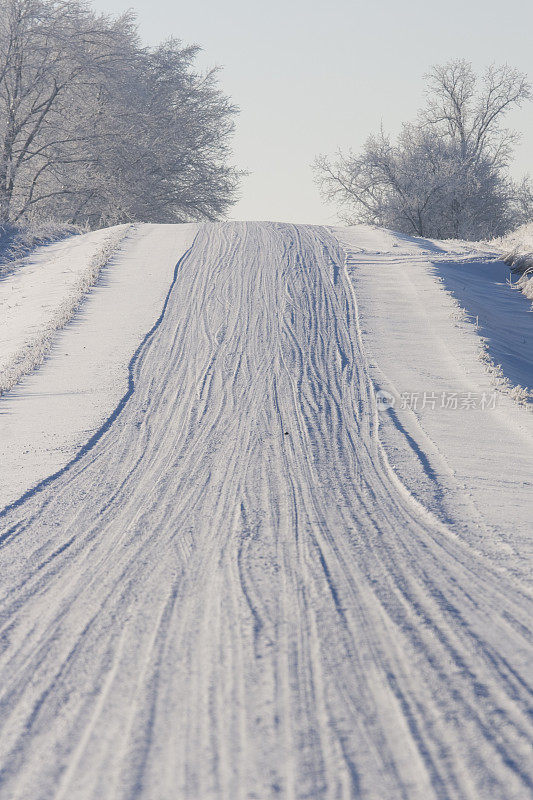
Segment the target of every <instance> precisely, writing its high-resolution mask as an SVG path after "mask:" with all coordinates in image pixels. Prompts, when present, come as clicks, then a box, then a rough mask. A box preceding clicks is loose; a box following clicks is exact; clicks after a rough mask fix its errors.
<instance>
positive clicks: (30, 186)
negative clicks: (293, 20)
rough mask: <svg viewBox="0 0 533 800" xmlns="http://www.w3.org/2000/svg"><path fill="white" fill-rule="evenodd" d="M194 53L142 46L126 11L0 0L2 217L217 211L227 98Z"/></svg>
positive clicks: (227, 178)
mask: <svg viewBox="0 0 533 800" xmlns="http://www.w3.org/2000/svg"><path fill="white" fill-rule="evenodd" d="M197 53H198V48H196V47H188V48H187V47H182V46H181V45H180V43H179V42H177V41H174V40H171V41H169V42H167V43H165V44H164V45H161V46H160V47H158V48H155V49H153V50H150V49H148V48H143V47H141V45H140V43H139V41H138V37H137V32H136V26H135V19H134V17H133V16H132V15H131V14H130V13H128V14H125V15H122V16H120V17H118V18H116V19H113V18H110V17H107V16H105V15H96V14H94V13H93V12H92V11H91V9H90V7H89V6H88V5H87V4H86V3H84V2H82V0H61V2H56V1H55V0H0V221H2V220H3V221H7V222H19V221H21V220H22V221H23V220H25V219H28V218H29V217H32V216H38V217H39V216H41V217H42V216H48V217H50V216H52V217H54V218H56V219H60V220H66V221H76V222H89V224H91V225H92V226H97V225H100V224H105V223H109V222H119V221H125V220H131V219H141V220H147V221H175V220H179V221H181V220H185V219H192V218H195V219H196V218H202V217H208V218H215V217H217V216H220V215H221V214H223V213H224V211H225V210H226V209H227V207H228V205H230V204H231V203H232V202H234V200H235V192H236V188H237V184H238V180H239V173H238V172H237V171H236V170H235V169H234V168H233V167H231V165H229V164H228V157H229V148H228V142H229V137H230V135H231V133H232V130H233V117H234V115H235V113H236V111H237V109H236V108H235V107H234V106H233V105H232V104H231V103H230V102H229V100H228V99H227V98H226V97H224V95H223V94H222V93H221V92H220V90H219V88H218V85H217V76H216V72H210V73H208V74H207V75H204V74H199V73H197V72H196V71H195V70H194V60H195V58H196V56H197Z"/></svg>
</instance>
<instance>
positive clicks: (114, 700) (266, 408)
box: [0, 223, 533, 800]
mask: <svg viewBox="0 0 533 800" xmlns="http://www.w3.org/2000/svg"><path fill="white" fill-rule="evenodd" d="M168 235H169V234H168V233H164V232H163V231H162V230H157V229H154V230H153V231H152V232H150V229H145V230H143V231H138V232H137V233H136V234H135V235H134V237H133V240H132V243H131V246H132V247H133V252H134V253H136V255H135V258H137V259H138V257H139V255H140V254H142V259H146V263H147V264H150V268H153V267H154V266H155V265H157V263H158V261H159V259H160V258H161V259H162V261H163V262H164V264H167V267H168V259H169V257H170V253H171V251H172V247H171V246H170V245H169V240H168V238H166V237H167V236H168ZM143 236H144V237H147V238H148V240H149V245H150V246H149V247H144V245H143V243H142V241H141V240H142V237H143ZM135 237H137V238H135ZM159 241H161V244H158V242H159ZM173 246H174V247H175V249H176V251H179V249H180V247H179V246H178V242H175V243H174V245H173ZM136 248H140V250H139V249H136ZM143 248H144V249H143ZM183 249H184V248H183V247H182V250H183ZM128 252H129V253H131V252H132V251H131V250H126V251H125V254H126V256H127V254H128ZM162 253H163V254H164V255H161V254H162ZM454 257H455V260H460V259H462V258H464V257H465V253H464V252H459V251H457V252H456V253H455V255H454ZM120 258H121V255H120V253H119V254H118V255H117V259H120ZM451 258H452V254H451V253H448V254H447V259H448V261H449V260H450V259H451ZM142 259H141V260H142ZM178 259H180V260H179V263H178V266H177V269H176V270H175V272H174V273H173V277H172V279H171V283H170V291H169V293H168V295H167V296H166V298H163V300H162V303H161V308H160V311H159V316H157V317H156V320H155V321H154V322H150V324H149V325H148V326H147V328H146V331H145V334H146V335H145V337H144V338H143V339H142V340H141V343H140V345H134V342H133V339H131V341H130V350H131V353H130V354H129V355H128V358H129V359H130V360H129V363H128V365H127V366H128V369H129V373H128V374H129V382H128V386H127V391H125V394H124V395H123V396H122V399H121V401H120V402H119V403H118V405H117V407H116V408H115V410H114V411H111V412H110V416H109V417H108V419H107V421H105V422H104V423H103V424H102V425H101V427H100V428H99V429H98V430H97V431H96V432H95V433H94V434H92V438H90V441H89V443H88V444H87V443H86V444H85V446H83V447H82V448H81V449H80V450H79V452H78V455H77V456H76V457H74V458H73V459H71V460H70V463H69V464H68V466H67V467H66V468H62V469H61V470H59V471H58V474H57V475H56V476H55V477H52V478H50V479H49V480H44V481H42V482H41V484H40V485H39V486H38V487H37V488H36V489H35V490H33V491H30V492H29V493H27V494H26V495H25V496H24V497H21V498H20V500H17V501H15V502H13V503H11V505H10V506H8V507H7V508H5V509H4V511H3V512H0V591H1V615H0V626H1V641H2V648H1V650H0V707H1V713H0V744H1V746H0V796H2V797H4V796H5V797H6V798H10V800H27V799H28V798H32V800H48V799H49V798H55V800H62V799H64V798H68V800H89V799H90V800H101V799H102V798H105V799H106V800H108V799H109V800H112V799H114V798H121V800H122V799H124V800H125V799H126V798H128V799H129V798H143V800H155V799H157V800H159V799H161V800H163V798H173V800H178V799H181V798H184V799H187V800H189V799H190V800H209V798H231V800H233V798H243V800H244V798H257V800H267V799H268V798H275V797H283V798H330V799H331V800H336V799H337V798H347V799H348V798H350V799H351V798H368V799H369V800H370V799H372V800H397V798H408V800H431V799H432V798H435V799H438V800H443V799H444V798H461V800H462V799H463V798H469V799H470V800H480V798H491V800H523V798H525V797H528V796H530V793H531V790H532V787H533V770H532V763H531V753H530V742H531V736H532V733H533V730H532V727H533V725H532V719H531V715H530V713H529V708H530V701H531V686H530V681H531V671H530V665H531V656H532V649H531V619H532V611H533V608H532V605H533V604H532V603H531V587H530V585H528V584H527V582H526V573H525V570H524V557H525V545H526V534H527V529H528V525H530V511H531V491H532V484H533V436H532V433H533V429H532V420H533V415H532V414H530V413H529V412H528V411H527V409H525V408H523V407H520V406H519V405H518V404H517V403H515V402H514V400H513V399H512V398H511V397H510V396H509V394H506V393H504V392H501V391H500V390H498V389H497V388H495V387H494V385H493V383H492V377H491V374H490V372H489V371H487V369H486V367H485V365H484V362H483V360H482V359H480V348H479V342H478V339H479V336H478V334H477V331H476V330H475V328H474V326H473V325H472V324H471V323H469V322H468V320H465V319H464V318H461V317H460V316H459V317H458V316H457V305H456V300H454V298H453V297H452V295H451V294H450V292H449V291H447V290H446V289H445V288H444V287H443V285H442V282H440V281H439V280H438V276H437V275H436V274H435V266H434V263H433V262H434V261H435V258H434V250H432V248H431V247H430V246H427V245H425V244H424V243H423V242H420V241H419V242H416V241H413V240H410V241H405V240H402V239H401V237H397V236H395V235H394V234H391V233H388V232H382V231H375V230H374V229H370V228H355V229H335V230H329V229H326V228H320V227H309V226H294V225H284V224H281V223H225V224H211V225H204V226H201V227H200V229H199V230H198V233H197V235H196V238H195V239H194V243H193V244H192V247H191V248H190V250H188V251H187V252H185V255H183V256H182V257H181V258H180V254H178V255H177V259H176V260H178ZM167 267H165V269H167ZM101 291H102V295H104V294H105V292H106V289H105V287H102V290H101ZM124 291H127V290H126V287H124ZM509 292H512V290H511V289H510V288H509ZM96 299H97V298H96V297H94V298H93V300H96ZM151 307H152V306H151ZM498 320H501V317H497V319H496V321H495V325H496V327H497V325H498V324H499V323H498ZM76 324H79V330H80V336H83V335H85V334H83V333H82V332H83V331H86V332H87V339H86V340H85V341H86V342H88V341H89V339H90V337H92V336H93V335H94V332H92V331H93V329H92V328H91V327H90V326H89V327H86V323H85V322H84V321H83V319H81V320H80V321H79V323H76ZM150 326H151V327H150ZM72 327H74V326H72ZM113 331H114V333H113ZM67 332H68V328H67V329H66V330H65V334H67ZM108 335H109V336H111V335H114V336H115V337H116V338H115V339H114V340H113V341H114V342H116V344H117V346H119V342H118V340H119V338H120V329H113V328H112V326H111V327H110V328H109V329H108ZM135 347H136V348H137V349H135ZM60 350H61V352H56V353H53V354H52V357H51V358H50V359H49V362H50V364H52V363H53V362H54V361H55V362H56V363H58V364H62V365H64V364H66V363H67V362H66V361H65V358H66V356H65V355H64V354H63V353H62V349H61V348H60ZM102 352H104V351H102ZM105 357H106V358H107V355H106V356H105ZM125 357H126V354H125V352H122V355H121V358H122V359H124V358H125ZM37 375H38V373H36V374H35V377H36V378H37ZM493 391H495V392H496V394H497V402H493V401H492V400H491V399H490V397H489V396H491V394H492V392H493ZM383 392H386V397H388V398H391V397H392V398H394V402H390V403H385V404H384V403H383V395H382V393H383ZM424 392H427V393H428V394H429V393H432V394H435V396H436V398H437V400H436V401H435V407H432V405H431V402H430V403H429V404H426V403H424V406H423V407H422V406H420V405H417V404H415V403H414V401H413V398H412V397H411V398H409V396H410V395H413V394H417V395H420V394H423V393H424ZM380 393H381V394H380ZM450 394H456V395H457V396H458V397H459V398H460V402H459V404H458V406H457V407H456V408H454V407H453V403H452V404H451V406H450V405H449V399H450V397H449V396H450ZM442 395H444V397H445V400H446V405H445V406H444V407H440V405H439V403H441V402H442V399H441V396H442ZM465 395H468V401H469V402H468V403H467V405H466V406H464V405H463V401H464V398H465ZM483 396H484V397H485V399H484V400H482V399H481V398H482V397H483ZM396 397H398V402H396V400H395V398H396ZM472 398H474V406H472ZM6 401H7V402H9V403H12V404H13V405H12V412H13V413H15V410H14V409H15V406H16V405H17V403H18V402H19V400H17V398H16V397H15V398H14V399H13V400H11V399H10V395H7V396H6V397H4V398H2V400H1V401H0V404H5V402H6ZM404 401H405V402H404ZM20 402H21V403H22V402H24V400H23V398H21V400H20ZM402 406H404V407H402ZM50 408H51V407H50Z"/></svg>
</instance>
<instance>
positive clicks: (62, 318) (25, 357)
mask: <svg viewBox="0 0 533 800" xmlns="http://www.w3.org/2000/svg"><path fill="white" fill-rule="evenodd" d="M132 228H133V225H132V224H127V225H119V226H116V227H114V228H111V229H110V231H109V233H108V235H107V237H106V238H105V239H104V241H103V243H102V244H101V245H100V246H99V248H98V249H97V251H96V252H95V253H94V254H93V256H92V258H91V259H90V261H89V264H88V266H87V269H86V270H85V271H84V272H83V273H82V274H81V275H80V276H79V277H78V279H77V281H76V283H75V284H74V286H73V287H72V288H71V290H70V294H69V295H68V297H66V298H65V299H64V300H63V301H62V302H61V304H60V305H59V306H58V308H57V309H56V310H55V311H54V313H53V315H52V316H51V317H50V318H49V320H48V321H47V323H46V325H44V326H43V327H42V328H41V329H40V330H39V331H38V332H37V333H36V334H35V335H33V336H32V337H31V338H29V340H28V341H26V342H25V343H24V345H23V346H22V347H21V348H20V350H18V352H16V353H15V354H14V355H13V356H11V358H10V359H9V360H8V362H7V363H6V364H4V365H3V367H2V369H1V370H0V397H1V396H2V395H3V394H5V393H6V392H8V391H9V390H10V389H12V388H13V386H15V385H16V384H17V383H18V382H19V381H20V380H21V378H23V377H24V376H25V375H28V374H29V373H30V372H31V371H32V370H34V369H35V368H36V367H38V366H39V364H42V362H43V361H44V359H45V358H46V356H47V354H48V353H49V352H50V349H51V347H52V344H53V340H54V336H55V334H56V333H57V331H59V330H61V329H62V328H64V327H65V325H66V324H67V323H68V322H70V320H71V319H72V318H73V317H74V315H75V314H76V312H77V311H78V309H79V308H80V306H81V304H82V302H83V299H84V297H85V295H86V294H87V292H88V291H89V290H90V289H91V287H92V286H94V285H95V283H96V282H97V280H98V278H99V275H100V273H101V271H102V269H103V268H104V267H105V265H106V264H108V263H109V261H110V259H111V258H112V257H113V255H114V254H115V252H116V251H117V249H118V248H119V246H120V245H121V243H122V242H123V241H124V239H125V238H126V237H127V235H128V234H129V232H130V231H131V230H132ZM21 313H23V311H21Z"/></svg>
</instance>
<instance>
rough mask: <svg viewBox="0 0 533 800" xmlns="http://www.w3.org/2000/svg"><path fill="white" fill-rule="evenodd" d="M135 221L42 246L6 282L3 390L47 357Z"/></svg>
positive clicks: (1, 323) (0, 286) (0, 300)
mask: <svg viewBox="0 0 533 800" xmlns="http://www.w3.org/2000/svg"><path fill="white" fill-rule="evenodd" d="M131 227H132V226H131V225H119V226H116V227H113V228H109V229H103V230H100V231H96V232H94V233H88V234H85V235H83V236H79V237H76V238H74V239H70V240H68V241H64V242H62V243H60V244H56V245H53V246H51V247H40V248H39V249H38V250H37V251H35V252H34V254H33V255H32V256H31V257H30V258H29V259H28V261H27V263H26V264H25V265H23V266H21V267H19V268H18V269H17V270H16V272H14V273H12V274H11V275H9V276H8V277H7V278H6V279H4V280H3V281H2V282H1V283H0V311H1V316H0V396H1V395H2V394H5V392H7V391H9V390H10V389H11V388H13V386H15V384H17V383H18V382H19V381H20V380H21V378H22V377H23V376H24V375H27V374H28V373H29V372H31V371H32V370H33V369H35V367H37V366H38V365H39V364H41V363H42V362H43V360H44V358H45V356H46V355H47V354H48V352H49V351H50V348H51V347H52V341H53V338H54V335H55V334H56V332H57V331H58V330H60V329H61V328H63V327H64V326H65V325H66V324H67V322H69V321H70V320H71V319H72V317H73V316H74V314H75V313H76V310H77V309H78V308H79V306H80V304H81V303H82V301H83V298H84V297H85V295H86V293H87V292H88V290H89V289H90V288H91V286H93V284H94V283H95V282H96V281H97V280H98V276H99V274H100V271H101V270H102V268H103V267H104V266H105V264H106V263H107V262H108V261H109V259H110V258H111V256H112V255H113V253H114V252H115V250H116V249H117V247H118V246H119V245H120V243H121V242H122V241H123V239H124V238H125V237H126V236H127V234H128V232H129V231H130V229H131Z"/></svg>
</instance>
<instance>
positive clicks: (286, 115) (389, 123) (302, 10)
mask: <svg viewBox="0 0 533 800" xmlns="http://www.w3.org/2000/svg"><path fill="white" fill-rule="evenodd" d="M95 6H96V7H97V8H98V9H101V10H103V11H107V12H112V13H114V12H118V11H123V10H125V9H127V8H128V7H130V6H132V7H133V8H134V9H135V10H136V11H137V12H138V20H139V23H140V32H141V36H142V38H143V40H144V41H145V42H146V43H148V44H155V43H157V42H159V41H161V40H162V39H165V38H167V37H168V36H171V35H172V36H175V37H177V38H179V39H181V40H182V41H183V42H184V43H185V44H193V43H194V44H199V45H201V46H202V48H203V53H202V54H201V57H200V60H199V62H198V63H199V64H200V65H201V66H202V67H209V66H214V65H220V66H221V67H223V70H222V72H221V75H220V81H221V85H222V88H223V90H224V92H225V93H226V94H228V95H229V96H230V97H231V98H232V100H233V101H234V102H235V103H236V104H237V105H238V106H239V107H240V109H241V114H240V115H239V117H238V118H237V133H236V136H235V139H234V153H235V157H234V162H235V163H236V164H237V165H238V166H239V167H242V168H243V169H247V170H249V171H250V173H251V174H250V175H249V177H247V178H245V179H244V181H243V184H242V189H241V200H240V202H239V203H238V205H236V206H235V207H234V208H233V210H232V212H231V215H230V216H231V217H232V218H234V219H262V220H282V221H293V222H309V223H321V224H324V223H333V222H335V220H336V216H335V210H334V208H333V207H331V206H327V205H325V204H324V203H323V202H322V200H321V198H320V196H319V193H318V190H317V188H316V186H315V185H314V183H313V177H312V173H311V169H310V164H311V162H312V161H313V159H314V157H315V156H316V155H317V154H319V153H327V154H332V153H334V152H335V151H336V150H337V148H339V147H340V148H343V149H346V148H348V147H351V148H352V149H354V150H355V151H357V150H358V149H359V148H360V147H361V144H362V143H363V142H364V140H365V139H366V137H367V136H368V135H369V134H371V133H373V132H375V131H377V130H378V129H379V126H380V124H381V122H383V126H384V128H385V130H386V131H389V132H391V133H396V132H397V131H398V130H399V127H400V125H401V123H402V122H403V121H408V120H409V119H412V118H413V117H414V116H415V115H416V111H417V109H418V108H419V107H420V106H421V105H422V103H423V100H424V82H423V79H422V76H423V74H424V73H425V72H426V71H427V70H428V69H429V67H430V66H431V65H432V64H435V63H442V62H445V61H448V60H450V59H452V58H466V59H468V60H470V61H472V63H473V64H474V66H475V67H476V69H482V68H484V67H486V66H487V65H488V64H490V63H491V62H495V63H496V64H501V63H509V64H510V65H511V66H513V67H515V68H517V69H520V70H521V71H523V72H526V73H528V75H529V77H530V79H533V59H532V56H531V33H532V31H533V3H531V2H530V3H527V2H525V0H506V2H505V3H504V4H502V3H501V0H441V2H438V3H435V2H432V0H404V2H398V0H381V2H372V0H366V1H365V2H362V1H361V0H351V2H350V1H349V0H330V2H327V3H326V2H323V1H322V0H305V1H304V0H271V2H269V3H265V2H264V3H256V2H253V0H192V2H189V3H179V2H178V3H176V2H171V0H136V2H135V0H132V2H128V0H107V2H104V0H97V2H96V3H95ZM508 123H509V126H510V127H513V128H515V129H517V130H519V131H521V132H522V134H523V139H522V143H521V145H520V146H519V148H518V149H517V152H516V161H515V164H514V166H513V173H514V174H515V175H516V176H520V175H522V174H523V173H524V172H528V171H529V172H531V173H532V174H533V103H529V104H528V106H527V107H523V108H522V110H519V111H515V112H513V113H512V114H510V115H509V117H508Z"/></svg>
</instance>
